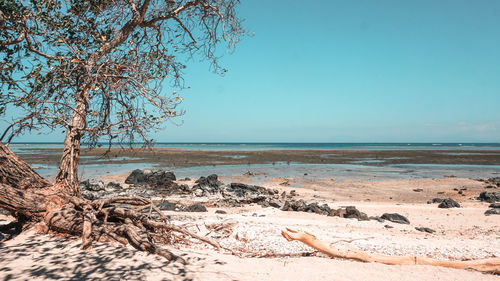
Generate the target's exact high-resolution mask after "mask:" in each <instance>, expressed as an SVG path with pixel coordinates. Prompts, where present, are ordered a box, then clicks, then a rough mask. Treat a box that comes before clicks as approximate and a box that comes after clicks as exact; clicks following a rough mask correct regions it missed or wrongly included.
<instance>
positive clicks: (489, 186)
mask: <svg viewBox="0 0 500 281" xmlns="http://www.w3.org/2000/svg"><path fill="white" fill-rule="evenodd" d="M485 188H497V186H496V185H491V184H490V185H487V186H486V187H485Z"/></svg>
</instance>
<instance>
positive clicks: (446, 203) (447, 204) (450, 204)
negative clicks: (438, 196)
mask: <svg viewBox="0 0 500 281" xmlns="http://www.w3.org/2000/svg"><path fill="white" fill-rule="evenodd" d="M438 208H460V204H458V203H457V202H456V201H455V200H453V199H451V198H447V199H444V200H443V201H442V202H441V203H440V204H439V206H438Z"/></svg>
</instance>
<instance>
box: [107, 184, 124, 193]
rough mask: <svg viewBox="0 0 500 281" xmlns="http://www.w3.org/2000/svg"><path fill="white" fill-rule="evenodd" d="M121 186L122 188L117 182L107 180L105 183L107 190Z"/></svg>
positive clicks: (118, 188)
mask: <svg viewBox="0 0 500 281" xmlns="http://www.w3.org/2000/svg"><path fill="white" fill-rule="evenodd" d="M122 188H123V186H122V185H121V184H119V183H117V182H108V184H106V188H105V189H106V191H108V190H111V191H113V190H120V189H122Z"/></svg>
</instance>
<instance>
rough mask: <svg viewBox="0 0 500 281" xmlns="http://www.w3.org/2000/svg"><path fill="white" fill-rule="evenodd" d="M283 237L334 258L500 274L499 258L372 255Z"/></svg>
mask: <svg viewBox="0 0 500 281" xmlns="http://www.w3.org/2000/svg"><path fill="white" fill-rule="evenodd" d="M281 235H283V237H285V238H286V240H288V241H293V240H296V241H300V242H302V243H304V244H306V245H308V246H310V247H312V248H314V249H316V250H318V251H320V252H322V253H325V254H327V255H329V256H330V257H333V258H343V259H352V260H357V261H363V262H378V263H383V264H390V265H396V264H397V265H416V264H418V265H434V266H443V267H450V268H458V269H472V270H477V271H481V272H489V273H499V272H500V259H498V258H489V259H477V260H467V261H443V260H436V259H432V258H427V257H419V256H387V255H380V254H372V253H368V252H365V251H361V250H358V249H354V248H339V247H330V246H328V245H326V244H325V243H323V242H322V241H320V240H319V239H318V238H316V236H314V235H312V234H311V233H308V232H305V231H304V232H302V231H301V232H299V231H295V230H292V229H289V228H287V229H286V231H285V230H282V231H281Z"/></svg>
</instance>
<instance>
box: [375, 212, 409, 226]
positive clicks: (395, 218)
mask: <svg viewBox="0 0 500 281" xmlns="http://www.w3.org/2000/svg"><path fill="white" fill-rule="evenodd" d="M381 218H382V219H384V220H388V221H392V222H395V223H402V224H410V221H409V220H408V219H407V218H406V217H405V216H402V215H400V214H398V213H384V214H383V215H382V216H381Z"/></svg>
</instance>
